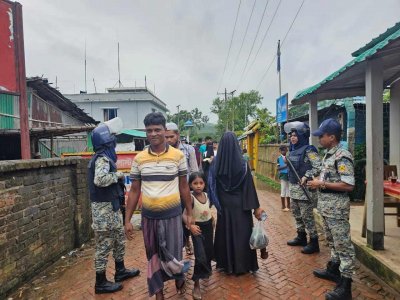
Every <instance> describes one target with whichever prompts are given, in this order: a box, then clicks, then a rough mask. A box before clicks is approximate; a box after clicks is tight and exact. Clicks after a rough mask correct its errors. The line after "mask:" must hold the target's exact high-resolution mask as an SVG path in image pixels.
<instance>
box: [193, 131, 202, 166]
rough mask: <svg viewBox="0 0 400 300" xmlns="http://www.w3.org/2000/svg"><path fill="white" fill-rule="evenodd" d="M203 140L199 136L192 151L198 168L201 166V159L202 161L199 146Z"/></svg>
mask: <svg viewBox="0 0 400 300" xmlns="http://www.w3.org/2000/svg"><path fill="white" fill-rule="evenodd" d="M202 142H203V140H202V139H201V138H199V139H198V140H197V143H196V144H195V145H194V151H195V154H196V161H197V166H198V167H199V168H200V167H201V161H202V155H201V152H200V147H201V145H202Z"/></svg>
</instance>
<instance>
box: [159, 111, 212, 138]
mask: <svg viewBox="0 0 400 300" xmlns="http://www.w3.org/2000/svg"><path fill="white" fill-rule="evenodd" d="M189 120H190V121H192V122H193V125H194V128H195V130H193V132H195V131H196V129H200V128H202V127H204V124H206V123H207V122H208V121H209V117H208V116H206V115H203V113H202V112H201V111H200V110H199V109H198V108H195V109H192V110H191V111H187V110H181V111H179V113H175V114H169V113H167V122H174V123H175V124H177V125H178V128H179V131H182V130H184V129H185V128H184V125H185V122H186V121H189Z"/></svg>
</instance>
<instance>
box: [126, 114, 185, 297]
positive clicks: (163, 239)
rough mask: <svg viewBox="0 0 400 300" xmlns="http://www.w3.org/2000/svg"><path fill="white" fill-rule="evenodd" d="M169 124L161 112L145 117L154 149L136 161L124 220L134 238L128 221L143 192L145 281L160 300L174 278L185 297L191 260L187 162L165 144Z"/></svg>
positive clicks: (145, 152)
mask: <svg viewBox="0 0 400 300" xmlns="http://www.w3.org/2000/svg"><path fill="white" fill-rule="evenodd" d="M165 124H166V120H165V117H164V116H163V115H162V114H161V113H159V112H153V113H150V114H148V115H147V116H146V117H145V119H144V125H145V127H146V135H147V139H148V140H149V142H150V147H149V148H148V149H145V150H143V151H142V152H140V153H139V154H138V155H137V156H136V157H135V159H134V161H133V163H132V168H131V173H130V177H131V179H132V185H131V189H130V191H129V194H128V203H127V207H126V218H125V231H126V235H127V237H128V239H131V238H132V234H133V228H132V224H131V223H130V219H131V217H132V213H133V210H134V209H135V208H136V205H137V202H138V200H139V196H140V192H141V193H142V230H143V238H144V244H145V248H146V255H147V260H148V268H147V283H148V287H149V295H150V297H151V296H153V295H154V294H155V295H156V299H163V288H164V283H163V282H164V281H166V280H169V279H176V281H175V285H176V289H177V292H178V293H184V292H185V277H184V273H185V272H187V270H188V269H189V267H190V261H182V248H183V234H182V209H181V199H182V200H183V202H184V203H185V207H186V210H187V212H188V214H189V216H190V219H191V215H192V205H191V198H190V190H189V186H188V183H187V172H188V170H187V166H186V158H185V156H184V154H183V153H182V152H181V151H179V150H177V149H175V148H173V147H170V146H169V145H168V144H167V143H166V140H165V129H166V128H165ZM188 223H189V224H190V222H188Z"/></svg>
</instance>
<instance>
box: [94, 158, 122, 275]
mask: <svg viewBox="0 0 400 300" xmlns="http://www.w3.org/2000/svg"><path fill="white" fill-rule="evenodd" d="M119 175H120V172H110V162H109V160H108V158H107V157H104V156H101V157H99V158H97V160H96V162H95V172H94V184H95V185H96V186H99V187H107V186H109V185H111V184H113V183H116V182H117V181H118V176H119ZM92 219H93V223H92V228H93V230H94V232H95V240H96V253H95V259H94V264H95V269H96V272H104V271H105V270H106V267H107V261H108V255H109V254H110V251H111V250H113V257H114V260H115V261H123V260H124V255H125V235H124V227H123V224H122V215H121V212H120V211H119V210H118V211H113V209H112V204H111V202H92Z"/></svg>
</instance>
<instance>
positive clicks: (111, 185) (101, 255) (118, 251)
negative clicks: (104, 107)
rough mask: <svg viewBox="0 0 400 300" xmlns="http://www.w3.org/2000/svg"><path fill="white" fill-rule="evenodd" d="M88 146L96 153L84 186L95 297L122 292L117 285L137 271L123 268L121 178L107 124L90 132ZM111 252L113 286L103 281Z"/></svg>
mask: <svg viewBox="0 0 400 300" xmlns="http://www.w3.org/2000/svg"><path fill="white" fill-rule="evenodd" d="M92 142H93V147H94V151H95V152H96V153H95V154H94V155H93V157H92V159H91V160H90V162H89V165H88V168H89V171H88V183H89V191H90V200H91V207H92V219H93V224H92V228H93V230H94V232H95V240H96V253H95V269H96V284H95V293H96V294H101V293H112V292H115V291H118V290H121V289H122V284H121V283H119V282H120V281H122V280H125V279H128V278H131V277H134V276H137V275H138V274H139V270H136V269H132V270H127V269H126V268H125V265H124V255H125V235H124V227H123V223H122V215H121V212H120V201H119V200H120V199H119V197H120V195H121V193H122V192H123V191H121V185H120V184H119V183H118V181H119V180H122V179H123V178H124V175H123V174H122V173H121V172H118V171H117V168H116V161H117V154H116V152H115V146H116V142H115V136H114V135H113V134H112V132H111V130H110V128H109V126H108V125H107V122H106V123H103V124H100V125H99V126H98V127H96V128H95V129H94V130H93V132H92ZM111 250H112V251H113V257H114V260H115V271H116V272H115V276H114V279H115V281H116V282H115V283H114V282H110V281H108V280H107V278H106V267H107V261H108V255H109V254H110V252H111Z"/></svg>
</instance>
